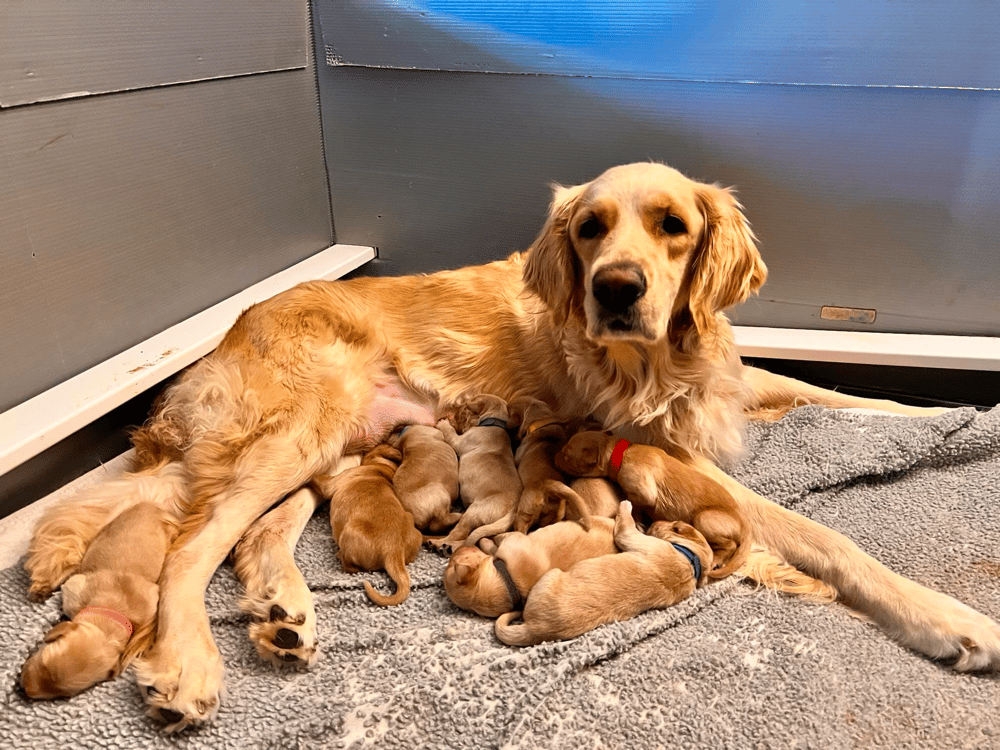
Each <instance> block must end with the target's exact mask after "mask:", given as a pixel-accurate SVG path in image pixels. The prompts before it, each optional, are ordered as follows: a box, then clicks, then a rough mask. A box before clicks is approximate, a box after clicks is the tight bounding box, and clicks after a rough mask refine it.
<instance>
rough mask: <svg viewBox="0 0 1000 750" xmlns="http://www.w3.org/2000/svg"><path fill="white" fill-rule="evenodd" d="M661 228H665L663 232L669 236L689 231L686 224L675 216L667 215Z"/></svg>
mask: <svg viewBox="0 0 1000 750" xmlns="http://www.w3.org/2000/svg"><path fill="white" fill-rule="evenodd" d="M660 226H662V227H663V231H664V232H666V233H667V234H684V233H685V232H686V231H687V227H686V226H684V222H683V221H681V220H680V219H678V218H677V217H676V216H674V215H673V214H667V215H666V216H665V217H663V223H662V224H661V225H660Z"/></svg>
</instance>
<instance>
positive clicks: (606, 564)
mask: <svg viewBox="0 0 1000 750" xmlns="http://www.w3.org/2000/svg"><path fill="white" fill-rule="evenodd" d="M595 520H597V519H595ZM657 533H658V534H660V535H661V536H662V537H664V538H659V537H656V536H647V535H645V534H643V533H642V532H640V531H639V530H638V529H637V528H636V525H635V520H634V519H633V518H632V505H631V503H629V502H628V501H625V502H623V503H622V504H621V507H620V508H619V511H618V518H617V519H616V520H615V528H614V540H615V544H616V545H617V546H618V547H619V548H620V549H621V550H622V551H621V552H620V553H618V554H609V555H602V556H601V557H595V558H591V559H589V560H582V561H581V562H578V563H577V564H576V565H574V566H573V567H571V568H570V569H569V570H568V571H565V572H564V571H562V570H558V569H556V570H550V571H549V572H548V573H546V574H545V575H543V576H542V577H541V579H540V580H539V581H538V583H536V584H535V586H534V588H532V589H531V592H530V593H529V594H528V600H527V602H526V603H525V605H524V611H523V612H507V613H506V614H503V615H501V616H500V617H499V618H498V619H497V621H496V624H495V625H494V632H495V633H496V636H497V638H499V639H500V640H501V641H503V642H504V643H506V644H508V645H510V646H533V645H535V644H538V643H542V642H544V641H555V640H565V639H567V638H576V637H577V636H579V635H583V634H584V633H586V632H588V631H590V630H593V629H594V628H596V627H597V626H598V625H603V624H605V623H608V622H620V621H622V620H628V619H629V618H632V617H635V616H636V615H639V614H642V613H643V612H645V611H647V610H650V609H659V608H662V607H669V606H670V605H672V604H676V603H677V602H679V601H681V600H683V599H686V598H687V597H688V596H690V595H691V594H692V593H693V592H694V590H695V589H696V588H697V587H698V586H699V585H701V584H703V583H704V581H705V573H706V571H707V570H708V569H709V567H711V564H712V550H711V549H710V548H709V546H708V543H707V542H706V541H705V539H704V537H702V536H701V534H699V533H698V531H697V530H696V529H695V528H694V527H692V526H690V525H688V524H686V523H683V522H679V521H678V522H674V523H672V524H668V525H665V526H660V527H658V529H657ZM518 617H520V618H521V620H522V622H519V623H514V622H513V621H514V620H516V619H517V618H518Z"/></svg>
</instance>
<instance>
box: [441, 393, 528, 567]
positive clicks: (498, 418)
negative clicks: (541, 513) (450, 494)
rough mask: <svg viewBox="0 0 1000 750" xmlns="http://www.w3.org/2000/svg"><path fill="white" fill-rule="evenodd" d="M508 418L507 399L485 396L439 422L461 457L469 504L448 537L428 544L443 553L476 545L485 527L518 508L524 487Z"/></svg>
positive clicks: (462, 481) (460, 471) (464, 498)
mask: <svg viewBox="0 0 1000 750" xmlns="http://www.w3.org/2000/svg"><path fill="white" fill-rule="evenodd" d="M507 417H508V412H507V403H506V402H505V401H504V400H503V399H502V398H499V397H497V396H490V395H481V396H476V397H474V398H471V399H469V400H468V401H466V402H464V403H463V404H461V405H460V406H459V407H458V408H457V409H456V411H455V413H454V416H452V417H451V418H450V419H447V420H445V419H442V420H441V421H440V422H438V428H439V429H440V430H441V432H442V433H444V437H445V440H447V441H448V443H449V444H450V445H451V446H452V448H454V449H455V452H456V453H457V454H458V480H459V485H460V486H461V492H462V502H463V503H465V505H466V510H465V513H464V514H463V515H462V520H460V521H459V522H458V523H457V524H456V525H455V528H454V529H452V530H451V533H449V534H448V536H446V537H444V538H443V539H433V540H429V541H430V543H431V544H432V545H433V546H435V547H437V548H438V549H442V550H447V549H450V548H452V547H457V546H461V545H462V544H475V543H476V542H477V541H478V540H479V539H480V538H482V537H483V536H485V535H486V533H487V532H485V531H482V530H480V527H483V526H487V525H489V524H493V523H494V522H495V521H498V520H500V519H503V518H504V517H505V516H507V515H508V514H510V513H511V512H512V511H513V510H514V508H516V507H517V501H518V499H519V498H520V497H521V489H522V487H521V479H520V477H518V474H517V467H516V466H515V465H514V454H513V451H512V450H511V447H510V437H509V436H508V434H507ZM452 420H453V421H454V426H452V424H451V421H452Z"/></svg>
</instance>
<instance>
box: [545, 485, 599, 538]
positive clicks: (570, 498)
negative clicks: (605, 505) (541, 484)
mask: <svg viewBox="0 0 1000 750" xmlns="http://www.w3.org/2000/svg"><path fill="white" fill-rule="evenodd" d="M545 493H546V494H547V495H548V496H549V497H554V498H555V499H556V500H557V501H558V502H559V510H560V512H559V514H558V518H557V520H559V521H561V520H563V518H564V517H565V512H566V508H567V507H569V508H571V509H572V510H573V513H574V515H576V521H577V523H579V524H580V525H581V526H582V527H583V528H584V529H585V530H587V531H590V526H591V523H590V507H589V506H588V505H587V501H586V500H584V499H583V498H582V497H580V496H579V495H578V494H577V493H576V490H574V489H573V488H572V487H569V486H568V485H566V484H563V483H562V482H557V481H555V480H554V479H550V480H548V481H546V482H545Z"/></svg>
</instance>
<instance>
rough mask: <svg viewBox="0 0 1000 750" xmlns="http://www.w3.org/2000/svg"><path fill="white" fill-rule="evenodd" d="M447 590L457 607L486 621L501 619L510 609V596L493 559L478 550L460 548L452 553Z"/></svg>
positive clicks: (446, 579)
mask: <svg viewBox="0 0 1000 750" xmlns="http://www.w3.org/2000/svg"><path fill="white" fill-rule="evenodd" d="M444 590H445V593H446V594H447V595H448V598H449V599H451V600H452V601H453V602H454V603H455V606H457V607H460V608H461V609H464V610H466V611H469V612H475V613H476V614H477V615H482V616H483V617H499V616H500V615H502V614H503V613H504V612H506V611H508V610H509V609H510V606H509V605H510V594H509V593H508V592H507V586H506V584H505V583H504V582H503V580H502V579H501V578H500V574H499V573H497V571H496V568H494V567H493V558H492V556H490V555H487V554H486V553H485V552H483V551H482V550H481V549H479V548H478V547H471V546H469V547H459V548H458V549H457V550H455V551H454V552H453V553H452V555H451V558H450V559H449V560H448V567H447V568H446V569H445V571H444Z"/></svg>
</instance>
